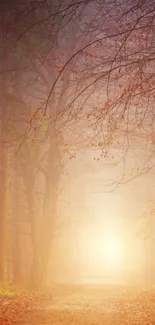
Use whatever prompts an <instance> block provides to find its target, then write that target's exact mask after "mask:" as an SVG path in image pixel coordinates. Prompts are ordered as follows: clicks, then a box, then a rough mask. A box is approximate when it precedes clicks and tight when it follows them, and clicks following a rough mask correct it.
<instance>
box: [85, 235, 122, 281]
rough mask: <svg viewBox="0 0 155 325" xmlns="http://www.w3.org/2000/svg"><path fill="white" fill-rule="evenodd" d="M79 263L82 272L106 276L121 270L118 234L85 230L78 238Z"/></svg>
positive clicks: (118, 272)
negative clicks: (83, 234)
mask: <svg viewBox="0 0 155 325" xmlns="http://www.w3.org/2000/svg"><path fill="white" fill-rule="evenodd" d="M79 254H80V261H79V262H80V265H81V267H82V269H83V273H89V274H91V275H93V276H99V277H104V276H105V277H107V276H110V277H111V276H112V277H113V276H114V277H116V276H117V275H118V274H121V273H122V271H123V249H122V242H121V238H119V236H117V235H115V234H113V233H108V234H103V232H101V230H97V231H95V230H94V231H92V232H88V233H86V232H85V236H82V237H81V240H80V250H79Z"/></svg>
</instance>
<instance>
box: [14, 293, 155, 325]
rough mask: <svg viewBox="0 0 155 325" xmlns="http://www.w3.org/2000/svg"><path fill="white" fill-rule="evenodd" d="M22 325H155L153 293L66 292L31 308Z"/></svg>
mask: <svg viewBox="0 0 155 325" xmlns="http://www.w3.org/2000/svg"><path fill="white" fill-rule="evenodd" d="M19 324H22V325H34V324H35V325H40V324H45V325H47V324H48V325H50V324H52V325H60V324H61V325H69V324H70V325H114V324H115V325H116V324H118V325H126V324H128V325H130V324H131V325H155V295H154V294H153V293H150V292H141V293H140V292H138V293H136V294H135V292H132V293H131V292H125V291H123V290H122V291H115V292H112V291H110V292H105V291H104V290H103V291H102V290H93V289H91V290H89V292H86V291H84V290H83V291H82V290H80V291H78V290H77V292H76V291H74V292H72V291H69V292H65V293H63V294H60V293H59V294H57V295H54V297H53V298H50V299H47V300H46V301H44V302H43V303H42V304H41V305H39V306H37V308H36V309H35V308H33V309H30V310H29V311H28V312H27V314H26V317H24V319H21V320H20V321H19V323H18V325H19Z"/></svg>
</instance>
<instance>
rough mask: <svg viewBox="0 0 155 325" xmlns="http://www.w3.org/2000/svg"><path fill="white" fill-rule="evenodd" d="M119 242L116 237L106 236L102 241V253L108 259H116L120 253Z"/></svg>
mask: <svg viewBox="0 0 155 325" xmlns="http://www.w3.org/2000/svg"><path fill="white" fill-rule="evenodd" d="M121 251H122V249H121V244H120V242H119V240H118V238H117V237H115V236H107V238H106V239H105V242H104V254H105V257H107V258H108V259H115V260H116V259H118V258H120V255H121Z"/></svg>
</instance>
